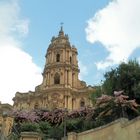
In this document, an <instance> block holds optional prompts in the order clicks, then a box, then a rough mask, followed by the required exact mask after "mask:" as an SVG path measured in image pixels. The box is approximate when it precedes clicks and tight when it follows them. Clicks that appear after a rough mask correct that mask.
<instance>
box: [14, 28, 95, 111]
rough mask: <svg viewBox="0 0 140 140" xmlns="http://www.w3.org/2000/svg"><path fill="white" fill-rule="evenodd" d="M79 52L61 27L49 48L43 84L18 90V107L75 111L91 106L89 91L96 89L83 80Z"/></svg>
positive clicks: (15, 105)
mask: <svg viewBox="0 0 140 140" xmlns="http://www.w3.org/2000/svg"><path fill="white" fill-rule="evenodd" d="M77 55H78V52H77V49H76V47H75V46H73V45H71V44H70V42H69V37H68V35H66V34H64V31H63V27H61V29H60V31H59V34H58V36H57V37H52V39H51V43H50V45H49V47H48V49H47V53H46V56H45V58H46V63H45V67H44V71H43V74H42V75H43V81H42V83H41V84H40V85H38V86H36V88H35V91H34V92H32V91H29V92H27V93H20V92H17V93H16V95H15V97H14V98H13V101H14V108H15V109H29V110H30V109H37V108H42V109H50V110H52V109H55V108H67V109H68V110H74V109H79V108H80V107H85V106H91V105H92V104H91V101H90V99H89V94H90V93H91V92H93V90H94V89H93V88H92V87H91V86H87V85H86V82H84V81H80V80H79V78H78V74H79V72H80V70H79V67H78V60H77Z"/></svg>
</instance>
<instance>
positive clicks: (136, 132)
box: [68, 117, 140, 140]
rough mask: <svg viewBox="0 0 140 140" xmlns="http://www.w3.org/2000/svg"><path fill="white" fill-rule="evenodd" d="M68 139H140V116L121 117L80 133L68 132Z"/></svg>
mask: <svg viewBox="0 0 140 140" xmlns="http://www.w3.org/2000/svg"><path fill="white" fill-rule="evenodd" d="M68 140H140V117H137V118H135V119H134V120H131V121H128V120H127V119H124V118H121V119H119V120H116V121H114V122H112V123H110V124H107V125H105V126H102V127H98V128H95V129H91V130H88V131H85V132H82V133H74V132H72V133H68Z"/></svg>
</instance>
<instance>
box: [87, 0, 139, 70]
mask: <svg viewBox="0 0 140 140" xmlns="http://www.w3.org/2000/svg"><path fill="white" fill-rule="evenodd" d="M139 17H140V0H112V2H110V3H109V4H108V5H107V6H106V7H105V8H104V9H101V10H99V11H98V12H97V13H96V14H95V16H94V17H93V18H91V19H89V20H88V26H87V28H86V34H87V40H88V41H89V42H91V43H94V42H96V41H99V42H101V43H102V44H103V45H104V47H105V48H106V49H107V51H108V52H109V55H108V57H107V58H106V59H105V60H103V61H100V62H97V63H96V65H97V68H98V69H105V68H107V67H108V66H112V65H114V64H119V63H120V62H121V61H127V60H128V58H129V56H130V55H131V54H132V53H133V51H134V50H135V49H136V48H138V47H140V39H139V37H140V18H139Z"/></svg>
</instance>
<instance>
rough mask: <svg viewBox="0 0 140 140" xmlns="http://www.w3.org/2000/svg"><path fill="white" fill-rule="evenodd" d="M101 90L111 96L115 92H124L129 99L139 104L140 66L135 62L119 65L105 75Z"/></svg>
mask: <svg viewBox="0 0 140 140" xmlns="http://www.w3.org/2000/svg"><path fill="white" fill-rule="evenodd" d="M104 77H105V81H104V84H103V90H104V92H105V93H106V94H110V95H111V94H113V92H114V91H115V90H124V92H125V93H126V95H128V96H129V98H130V99H134V98H135V99H136V100H137V101H138V102H140V90H139V89H140V64H139V63H138V62H137V61H136V60H131V61H129V62H128V63H124V62H123V63H121V64H120V65H119V66H118V67H117V68H116V69H112V70H111V71H109V72H107V73H106V74H105V75H104Z"/></svg>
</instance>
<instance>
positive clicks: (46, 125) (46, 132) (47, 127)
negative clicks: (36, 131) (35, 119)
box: [39, 121, 52, 140]
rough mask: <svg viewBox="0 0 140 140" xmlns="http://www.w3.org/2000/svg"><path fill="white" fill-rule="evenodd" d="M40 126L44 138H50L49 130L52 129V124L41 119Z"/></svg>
mask: <svg viewBox="0 0 140 140" xmlns="http://www.w3.org/2000/svg"><path fill="white" fill-rule="evenodd" d="M39 128H40V131H41V132H42V134H43V138H44V140H45V139H46V138H48V137H49V130H50V129H52V126H51V125H50V124H49V123H48V122H46V121H41V122H39Z"/></svg>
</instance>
